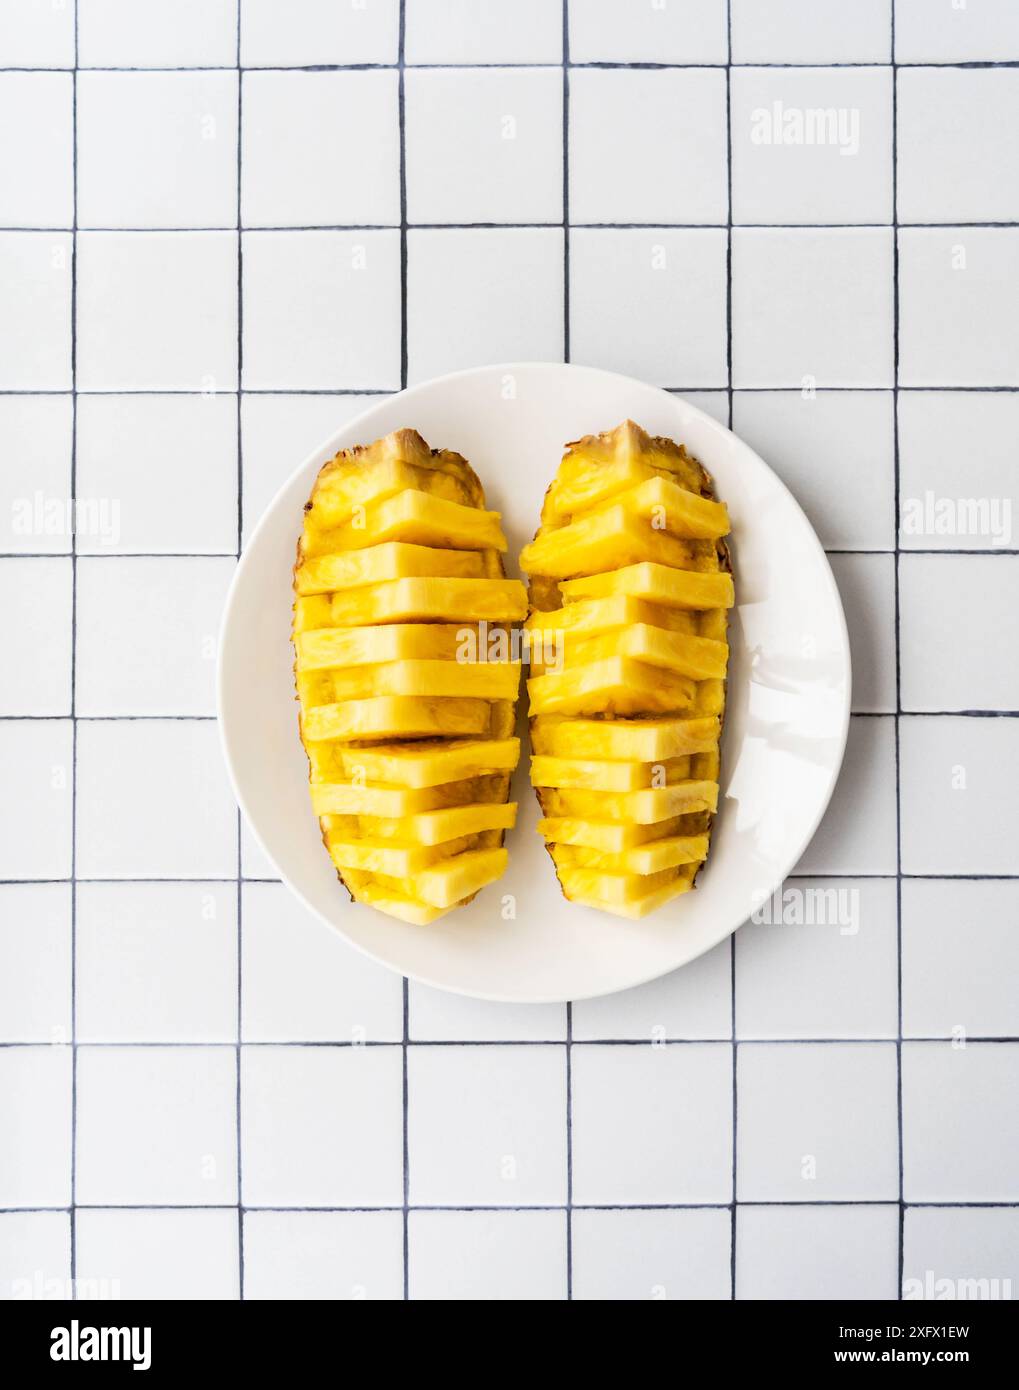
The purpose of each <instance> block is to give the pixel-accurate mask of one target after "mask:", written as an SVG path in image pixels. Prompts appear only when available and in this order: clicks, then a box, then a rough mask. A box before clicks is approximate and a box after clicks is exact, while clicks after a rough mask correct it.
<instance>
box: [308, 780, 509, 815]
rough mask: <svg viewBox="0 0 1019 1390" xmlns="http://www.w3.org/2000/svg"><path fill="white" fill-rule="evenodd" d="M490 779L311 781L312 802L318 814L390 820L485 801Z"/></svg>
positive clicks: (490, 790) (489, 787) (491, 788)
mask: <svg viewBox="0 0 1019 1390" xmlns="http://www.w3.org/2000/svg"><path fill="white" fill-rule="evenodd" d="M493 785H494V784H493V783H492V781H491V779H489V778H486V777H465V778H463V779H461V780H460V781H459V782H443V783H441V784H440V785H439V786H435V787H391V786H377V785H375V786H373V785H365V784H364V783H362V782H312V784H311V804H312V807H313V809H314V811H315V814H316V815H317V816H326V815H334V816H379V817H381V818H385V819H386V820H393V819H395V818H397V817H402V816H415V815H418V814H419V813H420V812H422V811H438V810H441V809H443V808H444V807H447V806H468V805H471V804H472V803H473V802H475V801H484V800H485V799H486V798H487V796H488V795H490V794H491V792H492V790H493Z"/></svg>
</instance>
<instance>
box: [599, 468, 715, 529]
mask: <svg viewBox="0 0 1019 1390" xmlns="http://www.w3.org/2000/svg"><path fill="white" fill-rule="evenodd" d="M611 505H613V506H620V507H622V508H623V509H624V510H625V511H626V512H628V513H629V514H630V515H632V516H640V517H643V518H644V520H645V521H650V522H651V524H652V526H654V527H655V529H656V530H659V531H668V532H669V534H670V535H672V536H678V537H680V538H685V539H689V540H718V539H719V537H720V536H724V535H726V534H727V533H728V530H729V513H728V512H727V511H726V509H725V504H724V503H722V502H713V501H712V500H711V499H710V498H708V497H701V496H700V494H699V493H696V492H690V491H688V490H687V489H686V488H682V487H679V486H678V485H677V484H676V483H674V482H673V481H672V480H671V478H663V477H661V476H657V477H653V478H646V479H644V481H643V482H641V483H638V484H637V486H636V487H631V488H629V489H627V491H625V492H621V493H617V495H616V496H615V497H614V498H613V499H612V504H611ZM598 510H599V512H600V511H601V510H603V509H602V508H599V509H598ZM593 514H594V513H590V514H589V515H593Z"/></svg>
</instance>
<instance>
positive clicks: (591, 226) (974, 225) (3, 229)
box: [0, 77, 1019, 394]
mask: <svg viewBox="0 0 1019 1390" xmlns="http://www.w3.org/2000/svg"><path fill="white" fill-rule="evenodd" d="M568 81H569V79H568V77H566V79H565V84H564V92H568V91H569V87H568ZM563 225H564V224H563V221H561V220H560V221H558V222H541V221H531V222H408V221H405V220H404V219H401V221H400V222H311V223H300V222H279V223H272V224H269V223H266V224H264V225H263V224H260V223H256V224H251V223H242V222H241V221H240V216H239V214H238V220H237V221H236V222H235V223H233V224H232V225H230V226H224V225H219V226H213V225H211V224H210V225H208V226H201V227H184V226H180V227H137V226H127V227H105V226H91V227H79V228H77V230H78V231H79V232H80V234H81V235H82V236H121V235H124V236H173V235H177V234H180V235H182V236H197V235H205V234H216V235H220V236H227V235H231V236H236V235H237V234H238V232H239V233H240V234H241V236H242V237H244V236H249V235H251V236H258V235H260V234H262V233H268V234H270V235H278V234H279V233H285V232H295V233H298V234H302V233H304V232H399V231H402V230H409V231H412V232H475V231H542V230H544V231H558V230H559V229H560V228H562V226H563ZM569 227H570V228H571V229H572V230H573V231H585V232H600V231H608V232H724V231H727V230H728V229H729V228H730V227H732V228H733V229H734V230H736V231H738V232H845V231H852V232H859V231H876V232H894V231H945V232H950V231H956V230H964V231H969V230H978V229H997V230H1001V231H1014V230H1015V229H1016V228H1019V222H1004V221H1000V222H960V221H958V220H953V221H950V222H732V223H729V222H570V223H569ZM71 230H72V228H70V227H56V226H54V227H42V226H17V225H8V226H0V236H16V235H21V234H23V235H26V236H54V235H57V234H59V233H61V232H70V231H71ZM203 394H205V393H203Z"/></svg>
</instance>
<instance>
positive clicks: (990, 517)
mask: <svg viewBox="0 0 1019 1390" xmlns="http://www.w3.org/2000/svg"><path fill="white" fill-rule="evenodd" d="M1017 431H1019V394H1016V393H1014V392H1011V391H1001V392H999V391H903V392H902V393H901V395H900V396H899V462H900V468H901V475H900V487H899V493H900V498H901V503H900V517H899V526H900V533H899V541H900V544H901V546H902V548H903V549H904V550H941V549H947V550H953V549H954V550H995V549H1001V548H1002V547H1006V548H1007V547H1011V546H1014V545H1015V540H1014V522H1013V519H1014V518H1015V517H1017V516H1019V472H1017V470H1016V467H1015V449H1014V447H1013V440H1014V438H1015V436H1016V433H1017Z"/></svg>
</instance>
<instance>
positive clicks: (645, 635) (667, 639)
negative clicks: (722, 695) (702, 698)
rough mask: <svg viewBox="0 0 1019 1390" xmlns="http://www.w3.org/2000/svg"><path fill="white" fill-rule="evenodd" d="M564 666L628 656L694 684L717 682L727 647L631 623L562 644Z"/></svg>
mask: <svg viewBox="0 0 1019 1390" xmlns="http://www.w3.org/2000/svg"><path fill="white" fill-rule="evenodd" d="M565 655H566V665H567V667H571V666H586V665H589V664H590V663H591V662H593V661H606V660H608V659H610V658H612V657H617V656H629V657H633V658H634V659H635V660H637V661H646V662H647V663H648V665H649V666H661V667H663V668H664V669H665V670H667V671H675V672H676V673H677V674H678V675H681V676H690V677H691V678H692V679H693V680H695V681H702V680H711V679H720V678H722V677H724V675H725V667H726V662H727V661H728V657H729V648H728V646H727V645H726V644H725V643H724V642H715V641H712V639H711V638H710V637H692V636H690V634H689V633H686V632H663V631H662V629H661V628H658V627H650V626H649V625H648V624H647V623H635V624H634V625H633V626H632V627H627V628H625V629H624V630H623V631H622V632H606V633H602V634H601V636H599V637H583V638H580V639H578V640H577V641H574V642H570V641H567V642H566V644H565Z"/></svg>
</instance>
